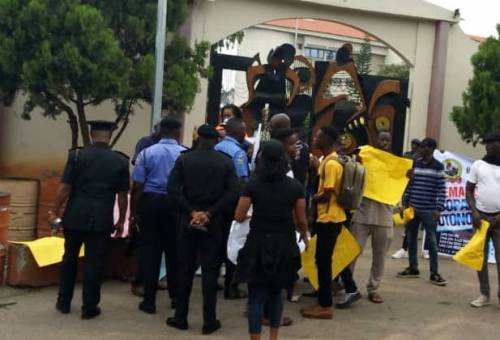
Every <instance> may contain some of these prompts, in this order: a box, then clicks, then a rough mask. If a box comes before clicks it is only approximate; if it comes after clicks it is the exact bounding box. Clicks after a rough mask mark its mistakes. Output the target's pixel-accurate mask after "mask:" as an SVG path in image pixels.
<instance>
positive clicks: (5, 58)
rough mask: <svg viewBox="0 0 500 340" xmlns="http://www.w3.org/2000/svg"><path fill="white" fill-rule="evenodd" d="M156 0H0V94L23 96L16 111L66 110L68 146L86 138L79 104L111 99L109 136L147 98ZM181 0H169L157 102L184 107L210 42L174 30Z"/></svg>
mask: <svg viewBox="0 0 500 340" xmlns="http://www.w3.org/2000/svg"><path fill="white" fill-rule="evenodd" d="M156 6H157V1H156V0H143V1H139V0H88V1H83V0H82V1H77V0H45V1H44V0H31V1H29V0H0V96H1V98H0V99H2V100H4V101H5V102H6V103H9V102H11V101H12V100H13V98H14V97H15V95H16V94H17V93H18V92H22V93H26V94H27V96H28V100H27V102H26V105H25V110H24V114H23V116H24V117H25V118H27V119H29V117H30V114H31V113H32V112H33V110H34V109H35V108H37V107H39V108H42V110H43V114H44V115H45V116H47V117H51V118H54V119H55V118H56V117H57V116H59V115H60V114H62V113H65V114H66V115H67V117H68V122H69V125H70V127H71V131H72V146H76V145H77V144H78V135H79V134H78V130H79V131H80V135H81V137H82V144H83V145H88V143H89V141H90V138H89V133H88V128H87V124H86V115H85V108H86V107H87V106H89V105H99V104H101V103H102V102H103V101H105V100H112V101H113V102H114V103H115V109H116V113H117V116H116V117H117V118H116V122H117V124H119V125H120V129H119V132H118V134H117V135H116V137H115V139H114V141H113V144H114V143H116V141H117V140H118V138H120V136H121V135H122V133H123V131H124V130H125V128H126V127H127V125H128V122H129V119H130V115H132V114H133V112H134V108H135V107H136V106H137V105H140V102H141V101H146V102H151V99H152V98H151V97H152V85H153V74H154V48H155V34H156V8H157V7H156ZM186 15H187V1H186V0H169V1H168V27H167V28H168V31H169V33H168V35H167V36H168V39H167V40H168V42H169V43H168V44H167V47H166V51H165V55H166V65H165V73H166V77H165V81H164V84H163V86H164V97H163V108H164V109H165V110H166V111H167V112H168V113H169V114H179V113H183V112H185V111H188V110H189V109H190V107H191V105H192V103H193V101H194V98H195V95H196V93H197V92H198V90H199V80H198V77H199V76H205V77H206V76H208V75H209V69H207V68H205V67H204V64H205V58H206V55H207V52H208V50H209V48H210V46H209V44H208V43H206V42H202V43H199V44H196V45H195V47H194V48H191V47H190V45H189V44H188V42H187V41H186V39H185V38H184V37H182V36H181V35H180V34H179V33H178V32H177V31H178V29H179V27H180V25H181V24H182V22H184V20H185V18H186Z"/></svg>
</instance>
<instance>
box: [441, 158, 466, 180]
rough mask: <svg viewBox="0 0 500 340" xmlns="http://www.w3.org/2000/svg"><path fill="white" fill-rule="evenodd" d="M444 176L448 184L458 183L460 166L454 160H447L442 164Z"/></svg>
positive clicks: (460, 172)
mask: <svg viewBox="0 0 500 340" xmlns="http://www.w3.org/2000/svg"><path fill="white" fill-rule="evenodd" d="M443 164H444V175H445V177H446V179H447V180H448V181H450V182H460V181H461V180H462V165H461V164H460V163H459V162H458V161H457V160H455V159H451V158H450V159H447V160H445V161H444V162H443Z"/></svg>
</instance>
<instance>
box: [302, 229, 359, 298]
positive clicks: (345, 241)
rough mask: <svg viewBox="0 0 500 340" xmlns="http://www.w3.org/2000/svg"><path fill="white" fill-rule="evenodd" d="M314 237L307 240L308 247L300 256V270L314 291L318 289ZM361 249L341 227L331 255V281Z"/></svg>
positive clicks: (347, 231)
mask: <svg viewBox="0 0 500 340" xmlns="http://www.w3.org/2000/svg"><path fill="white" fill-rule="evenodd" d="M316 238H317V237H316V236H314V237H312V238H311V239H310V240H309V247H308V248H307V249H306V251H304V252H303V253H302V254H301V260H302V270H303V271H304V274H305V275H306V276H307V278H308V279H309V282H310V283H311V285H312V286H313V288H314V289H318V286H319V285H318V268H317V267H316V258H315V255H316ZM360 252H361V249H360V248H359V244H358V242H357V241H356V239H355V238H354V237H353V236H352V235H351V233H350V232H349V230H347V229H346V228H345V227H342V231H341V232H340V235H339V236H338V238H337V243H336V244H335V249H334V251H333V255H332V279H333V278H335V277H337V275H339V274H340V272H341V271H342V270H344V268H345V267H347V266H348V265H349V264H351V262H352V261H353V260H354V259H355V258H356V256H358V255H359V253H360Z"/></svg>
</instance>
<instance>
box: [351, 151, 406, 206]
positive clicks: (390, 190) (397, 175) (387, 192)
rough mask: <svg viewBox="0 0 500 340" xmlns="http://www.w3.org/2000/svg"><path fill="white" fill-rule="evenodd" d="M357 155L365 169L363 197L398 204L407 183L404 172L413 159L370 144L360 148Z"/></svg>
mask: <svg viewBox="0 0 500 340" xmlns="http://www.w3.org/2000/svg"><path fill="white" fill-rule="evenodd" d="M359 155H360V157H361V161H362V162H363V166H364V167H365V169H366V189H365V193H364V197H367V198H370V199H372V200H374V201H377V202H380V203H385V204H390V205H396V204H398V202H400V201H401V197H402V196H403V193H404V191H405V189H406V185H407V184H408V177H406V173H407V172H408V170H410V169H411V168H412V166H413V160H411V159H407V158H401V157H397V156H394V155H393V154H391V153H389V152H385V151H382V150H379V149H376V148H374V147H372V146H364V147H363V148H361V152H360V154H359Z"/></svg>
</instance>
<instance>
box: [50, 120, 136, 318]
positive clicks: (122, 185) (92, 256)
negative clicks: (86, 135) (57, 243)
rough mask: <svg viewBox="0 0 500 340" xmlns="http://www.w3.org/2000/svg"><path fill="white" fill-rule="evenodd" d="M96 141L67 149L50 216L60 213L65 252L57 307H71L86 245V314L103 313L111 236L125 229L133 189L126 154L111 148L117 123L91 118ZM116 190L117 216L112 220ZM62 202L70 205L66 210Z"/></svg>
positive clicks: (66, 309)
mask: <svg viewBox="0 0 500 340" xmlns="http://www.w3.org/2000/svg"><path fill="white" fill-rule="evenodd" d="M88 124H89V125H90V136H91V138H92V144H91V145H89V146H87V147H84V148H77V149H73V150H71V151H70V152H69V156H68V160H67V162H66V166H65V169H64V174H63V177H62V182H61V185H60V187H59V191H58V193H57V198H56V201H55V204H54V211H53V212H49V217H50V221H51V222H52V223H56V221H57V219H59V218H60V217H62V225H63V228H64V238H65V242H64V257H63V261H62V264H61V272H60V279H59V294H58V298H57V304H56V308H57V310H58V311H59V312H61V313H63V314H67V313H69V312H70V306H71V300H72V298H73V289H74V286H75V279H76V273H77V263H78V255H79V252H80V248H81V246H82V244H84V245H85V268H84V278H83V292H82V300H83V305H82V314H81V317H82V319H91V318H94V317H96V316H98V315H99V314H100V313H101V310H100V308H99V307H98V305H99V300H100V295H101V283H102V275H103V269H104V262H105V255H106V250H107V245H108V241H109V239H110V236H111V233H113V231H114V230H116V231H117V233H118V234H121V232H122V231H123V224H124V221H125V214H126V212H127V204H128V202H127V192H128V190H129V166H128V157H127V156H125V155H124V154H122V153H119V152H115V151H112V150H111V148H110V146H109V142H110V140H111V135H112V133H113V130H114V128H115V123H112V122H106V121H90V122H88ZM117 194H118V205H119V210H120V216H119V220H118V222H117V223H116V224H114V221H113V210H114V204H115V197H116V195H117ZM64 202H67V203H66V209H65V210H64V212H62V207H63V204H64Z"/></svg>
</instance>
